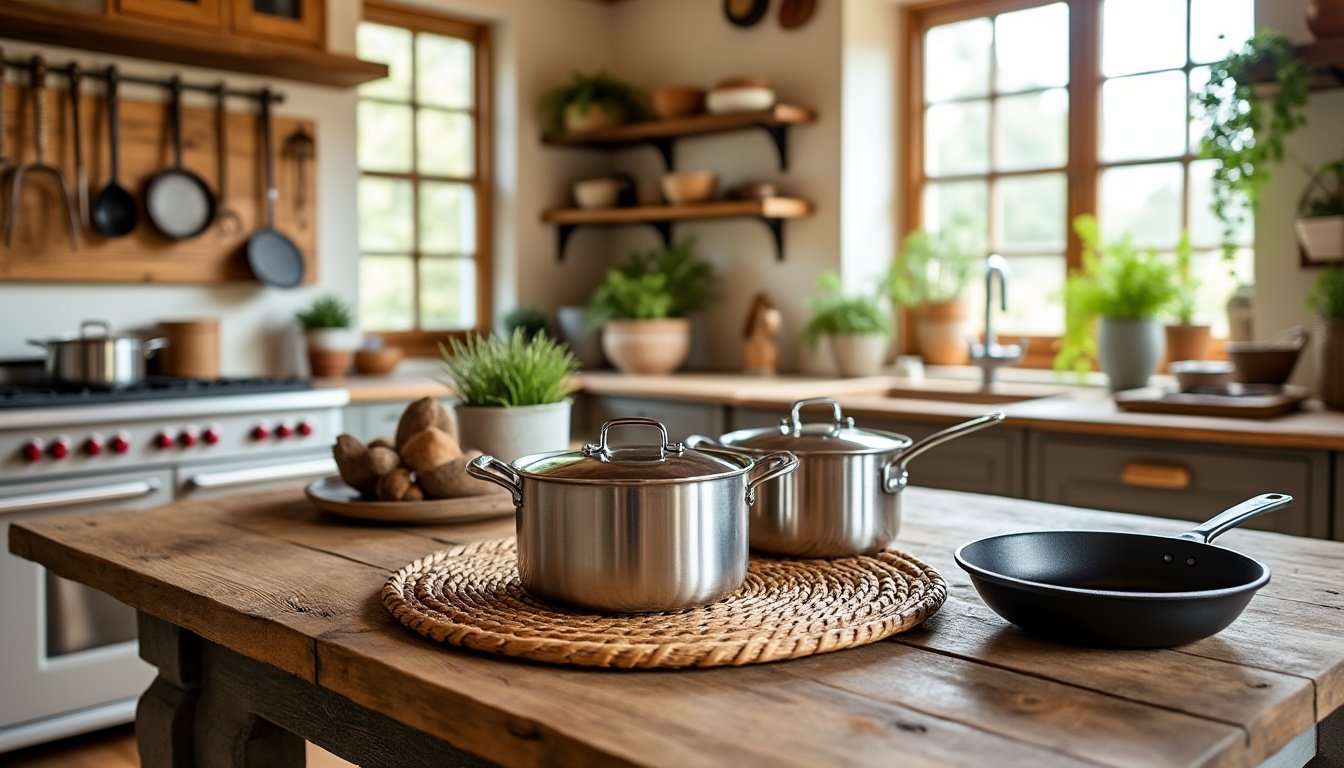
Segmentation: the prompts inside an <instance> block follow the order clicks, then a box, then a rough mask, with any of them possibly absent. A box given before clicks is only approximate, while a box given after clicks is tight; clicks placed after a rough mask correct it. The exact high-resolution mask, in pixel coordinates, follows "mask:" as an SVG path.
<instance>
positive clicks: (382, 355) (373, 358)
mask: <svg viewBox="0 0 1344 768" xmlns="http://www.w3.org/2000/svg"><path fill="white" fill-rule="evenodd" d="M404 356H405V353H404V352H403V351H402V349H401V347H375V348H372V349H361V350H358V351H356V352H355V370H356V371H359V372H360V373H369V374H373V375H375V376H382V375H385V374H389V373H391V372H392V371H393V370H395V369H396V367H397V366H398V365H399V364H401V358H402V357H404Z"/></svg>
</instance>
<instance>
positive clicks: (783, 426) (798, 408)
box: [779, 397, 854, 437]
mask: <svg viewBox="0 0 1344 768" xmlns="http://www.w3.org/2000/svg"><path fill="white" fill-rule="evenodd" d="M809 405H826V406H830V408H831V419H832V422H831V434H832V435H839V434H840V431H841V430H844V429H853V428H854V419H852V418H847V417H846V416H845V414H844V412H843V411H841V410H840V403H838V402H836V401H835V399H834V398H830V397H810V398H808V399H806V400H799V401H797V402H795V403H794V404H793V407H792V408H791V409H789V417H788V418H787V419H781V420H780V424H779V428H780V431H781V432H783V433H784V434H786V435H793V436H794V437H798V436H800V435H802V434H803V413H802V412H803V409H804V408H806V407H807V406H809Z"/></svg>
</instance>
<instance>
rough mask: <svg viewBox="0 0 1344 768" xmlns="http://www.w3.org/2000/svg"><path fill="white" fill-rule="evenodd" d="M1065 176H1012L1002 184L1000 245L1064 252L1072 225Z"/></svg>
mask: <svg viewBox="0 0 1344 768" xmlns="http://www.w3.org/2000/svg"><path fill="white" fill-rule="evenodd" d="M1067 200H1068V177H1067V176H1065V174H1063V173H1043V174H1040V175H1033V176H1010V177H1007V178H1004V179H1001V180H1000V181H999V194H998V200H997V204H998V212H997V214H998V217H999V219H998V220H999V232H1000V233H1001V234H1000V237H1001V238H1002V239H1003V242H1002V243H1000V245H1001V246H1002V247H1003V248H1004V249H1005V250H1008V251H1019V252H1020V251H1036V252H1041V251H1063V250H1064V235H1065V225H1066V224H1067V222H1068V217H1069V216H1068V202H1067Z"/></svg>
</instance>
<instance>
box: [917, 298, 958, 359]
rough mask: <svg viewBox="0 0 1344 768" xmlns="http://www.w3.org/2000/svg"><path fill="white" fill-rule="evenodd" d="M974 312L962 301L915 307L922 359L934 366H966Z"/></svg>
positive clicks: (936, 302) (918, 341) (933, 303)
mask: <svg viewBox="0 0 1344 768" xmlns="http://www.w3.org/2000/svg"><path fill="white" fill-rule="evenodd" d="M970 316H971V309H970V306H969V305H968V304H967V303H966V302H965V301H963V300H961V299H956V300H953V301H935V302H929V303H925V304H920V305H919V306H918V307H915V340H916V342H917V343H918V345H919V355H920V357H922V358H924V362H926V363H928V364H930V365H966V363H968V362H970V359H971V353H970V349H969V348H968V347H967V344H966V337H967V336H968V335H969V333H970V324H969V322H968V321H969V320H970Z"/></svg>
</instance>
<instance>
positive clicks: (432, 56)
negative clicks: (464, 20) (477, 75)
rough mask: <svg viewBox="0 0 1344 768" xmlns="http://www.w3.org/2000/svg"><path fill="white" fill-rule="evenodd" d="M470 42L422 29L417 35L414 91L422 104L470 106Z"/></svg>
mask: <svg viewBox="0 0 1344 768" xmlns="http://www.w3.org/2000/svg"><path fill="white" fill-rule="evenodd" d="M471 56H472V51H471V43H469V42H467V41H466V40H459V39H457V38H455V37H443V36H442V35H430V34H426V33H421V34H419V35H417V36H416V38H415V93H416V98H417V99H418V100H419V101H420V103H421V104H433V105H436V106H440V107H463V108H467V107H470V106H471V102H472V74H473V73H472V60H471Z"/></svg>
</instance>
